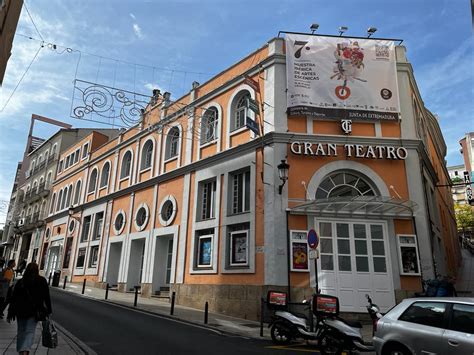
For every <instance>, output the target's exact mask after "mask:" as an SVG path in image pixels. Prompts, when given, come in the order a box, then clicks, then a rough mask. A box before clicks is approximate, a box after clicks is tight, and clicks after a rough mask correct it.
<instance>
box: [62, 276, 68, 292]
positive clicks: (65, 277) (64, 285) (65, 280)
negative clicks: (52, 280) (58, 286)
mask: <svg viewBox="0 0 474 355" xmlns="http://www.w3.org/2000/svg"><path fill="white" fill-rule="evenodd" d="M66 283H67V275H66V276H64V283H63V290H64V289H66Z"/></svg>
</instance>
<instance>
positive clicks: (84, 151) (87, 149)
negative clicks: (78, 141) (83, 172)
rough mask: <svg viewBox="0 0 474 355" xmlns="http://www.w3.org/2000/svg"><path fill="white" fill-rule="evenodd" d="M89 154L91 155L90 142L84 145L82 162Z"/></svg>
mask: <svg viewBox="0 0 474 355" xmlns="http://www.w3.org/2000/svg"><path fill="white" fill-rule="evenodd" d="M87 153H89V142H87V143H84V144H83V145H82V154H81V161H82V160H84V159H87Z"/></svg>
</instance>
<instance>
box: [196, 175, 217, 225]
mask: <svg viewBox="0 0 474 355" xmlns="http://www.w3.org/2000/svg"><path fill="white" fill-rule="evenodd" d="M207 184H214V188H213V189H211V198H210V199H209V198H208V200H211V205H210V217H203V213H204V204H203V201H204V189H205V186H206V185H207ZM198 194H199V195H198V203H199V209H198V212H199V215H198V216H197V217H198V218H197V220H198V221H208V220H211V219H214V218H216V211H215V209H216V194H217V178H216V177H214V178H212V179H208V180H203V181H199V185H198Z"/></svg>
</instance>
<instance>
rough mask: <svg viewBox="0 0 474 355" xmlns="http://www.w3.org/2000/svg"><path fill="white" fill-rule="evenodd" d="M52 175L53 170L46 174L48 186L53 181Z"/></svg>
mask: <svg viewBox="0 0 474 355" xmlns="http://www.w3.org/2000/svg"><path fill="white" fill-rule="evenodd" d="M51 177H52V172H51V171H50V172H49V173H48V175H47V176H46V186H48V185H49V184H50V183H51Z"/></svg>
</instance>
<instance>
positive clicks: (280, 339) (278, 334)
mask: <svg viewBox="0 0 474 355" xmlns="http://www.w3.org/2000/svg"><path fill="white" fill-rule="evenodd" d="M270 335H271V336H272V340H273V342H274V343H275V344H288V343H289V342H290V341H291V334H290V332H289V331H288V330H287V329H286V327H284V326H283V325H282V324H281V323H275V324H273V326H272V328H271V329H270Z"/></svg>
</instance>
